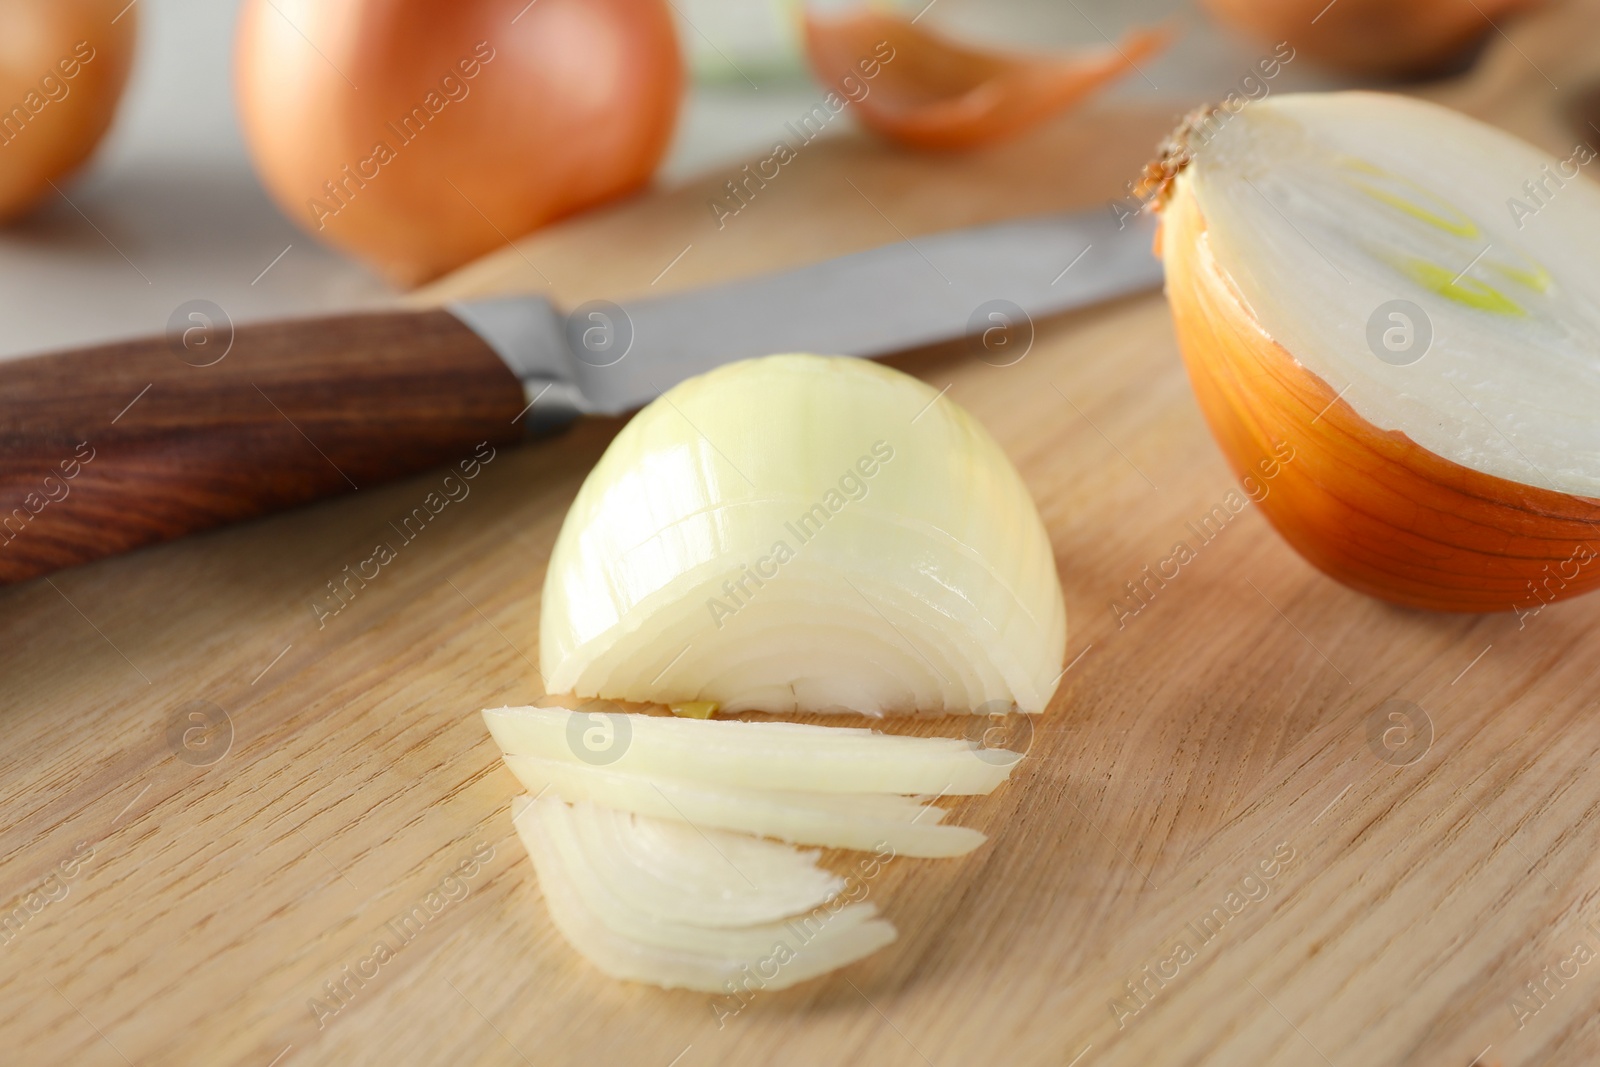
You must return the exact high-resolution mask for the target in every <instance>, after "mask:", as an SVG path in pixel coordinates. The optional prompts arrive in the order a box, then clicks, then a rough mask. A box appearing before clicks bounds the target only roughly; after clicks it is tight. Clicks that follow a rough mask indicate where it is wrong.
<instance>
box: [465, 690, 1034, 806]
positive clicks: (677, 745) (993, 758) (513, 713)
mask: <svg viewBox="0 0 1600 1067" xmlns="http://www.w3.org/2000/svg"><path fill="white" fill-rule="evenodd" d="M602 714H604V713H588V712H583V711H570V710H568V709H566V708H562V707H556V706H542V707H523V708H493V709H489V710H486V711H485V712H484V713H483V718H484V721H485V722H487V723H488V724H489V732H490V734H492V735H493V736H494V739H495V742H496V743H497V744H498V745H499V746H500V749H501V751H502V752H505V753H506V754H508V755H519V756H539V757H542V758H544V759H553V760H567V761H573V760H577V759H580V750H581V749H582V748H583V734H584V731H585V729H586V727H587V724H588V722H589V721H590V720H598V721H599V722H601V723H603V724H604V725H605V726H607V727H611V728H612V730H613V731H614V730H615V728H616V727H615V725H614V723H612V722H608V721H606V720H605V719H602V718H601V717H600V716H601V715H602ZM612 714H621V713H612ZM626 730H627V737H626V738H625V739H621V740H618V739H617V737H616V736H615V734H614V732H613V734H612V735H611V740H612V741H613V742H615V744H614V748H613V750H612V751H610V752H608V753H606V756H607V762H606V764H605V766H606V767H608V768H609V769H611V770H613V771H619V772H622V773H627V774H644V775H666V776H669V777H676V778H686V779H689V780H692V781H695V782H698V783H700V784H702V785H725V786H737V787H741V788H746V789H785V790H800V791H805V792H819V793H904V794H917V793H923V794H930V795H939V796H970V795H974V794H980V793H989V792H992V791H993V790H994V788H995V787H996V786H998V785H999V784H1000V783H1001V782H1003V781H1005V780H1006V778H1008V777H1009V776H1010V774H1011V771H1012V769H1013V768H1014V767H1015V766H1016V764H1017V762H1018V761H1020V760H1021V758H1022V753H1020V752H1009V751H1006V750H1004V749H978V748H976V747H975V746H974V745H973V744H972V743H971V742H969V741H966V740H963V739H961V738H954V737H897V736H894V735H891V734H881V733H877V732H875V731H872V730H866V729H857V728H851V727H842V726H814V725H808V724H804V723H790V722H740V721H738V720H736V719H680V718H665V717H659V716H651V715H642V714H631V715H628V717H627V722H626ZM584 754H587V751H586V750H584Z"/></svg>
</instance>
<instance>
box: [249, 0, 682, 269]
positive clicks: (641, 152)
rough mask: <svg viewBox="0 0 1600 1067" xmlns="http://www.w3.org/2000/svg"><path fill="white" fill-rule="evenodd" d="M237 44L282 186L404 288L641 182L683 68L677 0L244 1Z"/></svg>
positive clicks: (323, 228)
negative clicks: (672, 2)
mask: <svg viewBox="0 0 1600 1067" xmlns="http://www.w3.org/2000/svg"><path fill="white" fill-rule="evenodd" d="M237 47H238V56H237V60H238V69H237V79H238V94H239V108H240V113H241V118H242V120H243V124H244V130H245V138H246V141H247V142H248V144H249V147H250V151H251V154H252V156H253V157H254V160H255V163H256V168H257V170H258V172H259V173H260V176H261V179H262V181H263V182H264V183H265V185H266V187H267V190H268V192H269V193H271V195H272V197H273V198H274V199H275V200H276V201H277V203H278V204H279V206H280V207H281V208H282V209H283V210H284V212H285V213H287V214H288V216H289V217H290V218H292V219H294V220H295V221H296V222H297V223H299V224H300V225H302V226H304V227H305V228H306V229H307V230H308V231H309V232H311V233H312V234H313V235H315V236H316V237H317V238H319V239H320V240H322V241H325V242H327V243H328V244H330V245H333V246H335V247H337V248H341V249H344V250H346V251H348V252H351V253H353V254H355V255H357V256H359V257H360V258H362V259H364V260H367V261H368V262H370V263H372V264H373V265H374V266H376V267H377V268H378V269H379V270H381V271H382V272H383V273H385V274H386V275H388V276H389V277H390V278H392V279H393V280H395V281H397V282H401V283H415V282H419V281H423V280H426V279H428V278H431V277H434V276H436V275H438V274H441V273H443V272H444V271H447V270H449V269H451V268H452V267H456V266H459V265H460V264H462V263H465V262H466V261H467V260H470V259H472V258H474V257H476V256H479V255H482V254H483V253H485V252H487V251H489V250H491V249H493V248H495V247H497V246H499V245H503V244H505V243H506V242H507V241H508V240H510V239H512V238H515V237H519V236H521V235H523V234H525V233H527V232H529V231H530V230H533V229H535V228H536V227H539V226H542V225H544V224H545V223H548V222H550V221H551V220H553V219H556V218H560V217H561V216H563V215H568V214H571V213H573V212H576V211H580V210H582V209H584V208H587V207H590V206H592V205H595V204H598V203H601V202H603V201H606V200H609V199H612V198H614V197H617V196H621V195H623V194H625V193H628V192H630V191H632V190H635V189H637V188H639V187H640V186H641V185H643V184H644V183H645V182H647V181H648V180H649V178H650V175H651V173H652V172H653V171H654V170H655V167H656V164H657V163H658V162H659V161H660V159H661V156H662V153H663V152H664V151H665V150H666V147H667V143H668V140H669V138H670V136H671V133H672V128H673V124H674V121H675V119H676V116H677V112H678V103H679V96H680V94H681V89H682V81H683V74H682V61H681V58H680V56H679V53H678V45H677V38H676V35H675V30H674V28H673V24H672V20H671V17H670V11H669V8H668V6H667V4H666V3H665V2H664V0H537V2H536V3H529V2H528V0H460V2H441V0H348V2H342V3H329V2H327V0H246V3H245V5H244V9H243V11H242V13H241V15H240V21H239V31H238V46H237Z"/></svg>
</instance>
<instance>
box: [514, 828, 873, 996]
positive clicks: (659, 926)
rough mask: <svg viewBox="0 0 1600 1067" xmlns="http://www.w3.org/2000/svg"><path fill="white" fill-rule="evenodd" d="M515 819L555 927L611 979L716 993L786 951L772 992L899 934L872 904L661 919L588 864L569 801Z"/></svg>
mask: <svg viewBox="0 0 1600 1067" xmlns="http://www.w3.org/2000/svg"><path fill="white" fill-rule="evenodd" d="M514 817H515V821H516V826H517V832H518V835H519V836H520V837H521V838H522V841H523V844H524V845H525V846H526V847H527V849H528V854H529V856H530V857H531V858H532V860H533V864H534V868H535V870H536V871H537V873H538V877H539V887H540V889H541V890H542V891H543V893H544V898H545V903H546V905H547V907H548V908H549V911H550V916H551V918H552V919H553V920H554V922H555V924H556V926H557V928H558V929H559V930H560V931H561V933H562V935H563V936H564V937H565V938H566V939H567V941H568V942H569V943H571V944H572V945H573V947H575V948H576V949H578V951H579V952H580V953H581V954H582V955H584V956H585V957H586V958H588V959H589V960H590V961H591V962H592V963H594V964H595V965H596V966H597V967H599V968H600V969H601V970H602V971H604V972H606V973H607V974H609V975H611V976H612V977H615V978H624V979H632V980H635V981H641V982H649V983H651V984H653V985H659V986H664V987H667V988H684V989H692V990H698V991H701V992H707V993H722V992H726V990H727V984H728V983H729V982H730V981H734V980H736V979H738V978H739V977H740V975H741V973H743V972H745V971H746V969H747V968H751V967H754V966H757V965H759V964H761V963H763V962H765V961H771V960H772V958H773V955H774V948H775V946H776V945H778V944H780V943H783V944H785V945H786V946H788V945H792V946H793V951H791V952H789V953H787V954H786V955H785V956H784V957H783V959H782V963H781V966H778V967H777V968H776V970H775V973H774V975H773V977H771V978H770V979H765V978H764V981H763V983H762V988H763V989H768V990H777V989H783V988H786V987H788V986H791V985H794V984H796V983H798V982H802V981H805V980H806V979H808V978H813V977H815V976H817V975H820V974H825V973H827V972H828V971H832V970H836V969H837V968H839V967H843V966H845V965H846V964H849V963H852V962H854V961H855V960H858V959H861V958H862V957H864V956H867V955H870V954H871V953H873V952H876V951H877V950H878V949H880V948H882V947H883V946H884V945H887V944H889V943H890V942H891V941H893V940H894V939H895V936H896V935H895V929H894V927H893V926H892V925H890V924H889V923H887V922H885V921H883V920H882V919H878V918H875V914H876V909H875V908H873V907H872V905H870V904H849V905H845V906H843V907H840V908H839V909H838V910H836V911H832V912H831V914H826V915H818V914H816V913H815V912H814V913H813V914H812V915H810V916H807V917H805V918H802V919H796V920H792V921H790V922H787V923H776V922H772V923H762V924H756V925H750V926H746V927H742V928H707V927H701V926H695V925H692V924H689V923H682V922H674V921H669V920H664V919H662V918H660V917H657V916H652V915H649V914H646V913H644V912H640V911H638V910H636V909H634V908H633V907H632V906H631V905H630V904H629V903H628V902H627V901H626V900H625V899H623V898H621V897H619V896H617V895H616V894H615V893H614V892H613V891H612V888H611V886H610V885H609V884H608V883H607V881H606V880H605V879H604V878H603V877H601V876H600V874H599V873H598V872H596V871H594V870H593V869H592V868H591V867H589V866H588V863H587V859H586V857H585V855H584V853H583V851H582V849H581V832H580V831H578V830H577V829H576V828H575V826H574V825H573V822H572V809H570V808H568V806H567V805H566V804H564V803H562V802H561V801H560V800H558V799H556V798H554V797H545V798H541V799H539V800H535V801H531V802H523V803H520V804H519V805H518V806H517V810H516V812H515V816H514ZM801 934H804V937H802V936H801Z"/></svg>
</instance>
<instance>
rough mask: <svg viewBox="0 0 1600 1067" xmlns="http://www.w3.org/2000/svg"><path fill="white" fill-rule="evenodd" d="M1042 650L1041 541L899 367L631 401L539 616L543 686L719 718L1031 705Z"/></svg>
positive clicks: (775, 371)
mask: <svg viewBox="0 0 1600 1067" xmlns="http://www.w3.org/2000/svg"><path fill="white" fill-rule="evenodd" d="M1065 643H1066V610H1065V606H1064V604H1063V601H1062V596H1061V587H1060V584H1059V582H1058V580H1057V578H1056V569H1055V560H1054V556H1053V554H1052V551H1051V547H1050V541H1049V538H1048V536H1047V535H1046V533H1045V530H1044V526H1043V523H1042V522H1041V521H1040V519H1039V514H1038V511H1037V510H1036V509H1035V507H1034V504H1033V501H1032V499H1031V497H1030V496H1029V495H1028V491H1027V488H1026V487H1025V486H1024V485H1023V483H1022V479H1021V478H1020V477H1019V476H1018V474H1017V472H1016V470H1015V468H1013V467H1012V465H1011V463H1010V461H1009V460H1007V459H1006V457H1005V454H1004V453H1003V452H1002V451H1001V450H1000V447H999V446H998V445H997V444H995V442H994V440H993V439H992V438H991V437H990V436H989V435H988V433H987V432H985V431H984V429H983V428H982V427H981V426H980V425H978V423H977V422H976V421H975V420H974V419H973V418H972V417H971V416H969V415H968V414H967V413H966V412H964V411H962V410H961V409H960V408H959V407H957V406H956V405H955V404H954V403H953V402H951V401H950V400H949V398H948V397H941V396H940V395H939V392H938V391H937V390H935V389H933V388H931V387H929V386H928V385H926V384H924V383H922V382H920V381H917V380H916V379H914V378H911V377H909V376H908V375H905V374H902V373H900V372H898V371H895V370H891V369H889V368H887V367H883V366H881V365H878V364H875V363H871V362H868V361H865V360H855V359H845V358H837V357H834V358H828V357H820V356H804V355H790V356H770V357H767V358H764V359H757V360H747V361H744V362H741V363H735V364H730V365H728V366H725V367H721V368H719V369H717V370H715V371H712V372H710V373H709V374H705V375H702V376H700V377H698V378H693V379H690V380H688V381H686V382H683V383H681V384H680V385H678V386H676V387H675V388H673V389H672V390H670V391H669V392H667V393H666V394H665V395H664V396H662V397H661V398H660V399H658V400H656V401H655V402H654V403H652V404H651V405H650V406H649V407H647V408H645V409H644V410H643V411H641V412H640V413H639V414H638V415H636V416H635V417H634V418H633V420H632V421H631V422H629V423H628V425H627V426H625V427H624V428H623V430H622V432H621V433H619V434H618V435H617V437H616V439H615V440H614V441H613V442H612V444H611V446H610V447H609V448H608V449H607V450H606V453H605V455H604V456H602V457H601V459H600V462H599V463H598V464H597V465H596V466H595V468H594V470H593V471H592V472H591V473H590V475H589V477H588V480H587V481H585V482H584V485H583V488H582V490H581V491H580V492H579V493H578V497H577V499H576V500H575V501H574V502H573V505H572V508H571V510H570V511H569V512H568V514H567V518H566V522H565V524H564V525H563V526H562V529H561V534H560V536H559V537H558V539H557V541H556V545H555V549H554V551H553V552H552V555H551V559H550V565H549V570H548V572H547V574H546V576H545V584H544V594H543V602H542V615H541V619H540V660H541V669H542V673H543V675H544V679H545V684H546V687H547V688H548V689H549V690H550V691H551V692H556V693H565V692H572V693H576V694H577V695H579V696H601V697H606V698H609V699H615V700H629V701H640V702H659V703H679V702H686V701H712V702H715V703H717V704H719V705H721V707H722V709H723V710H724V711H725V712H738V711H765V712H796V711H833V712H838V711H844V712H861V713H864V714H869V715H882V714H889V713H912V712H925V713H947V712H966V711H977V710H981V711H984V712H986V713H998V712H1003V711H1009V710H1011V709H1012V708H1013V707H1015V708H1018V709H1020V710H1022V711H1026V712H1038V711H1042V710H1044V707H1045V704H1046V703H1047V702H1048V701H1049V698H1050V695H1051V693H1052V692H1053V691H1054V689H1055V686H1056V683H1057V682H1058V681H1059V679H1060V673H1061V662H1062V654H1063V652H1064V649H1065Z"/></svg>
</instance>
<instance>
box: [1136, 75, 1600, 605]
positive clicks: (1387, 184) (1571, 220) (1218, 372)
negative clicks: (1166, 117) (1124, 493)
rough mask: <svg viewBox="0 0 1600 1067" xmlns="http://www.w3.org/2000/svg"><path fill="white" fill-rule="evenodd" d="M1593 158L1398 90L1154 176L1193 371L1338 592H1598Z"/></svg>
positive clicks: (1274, 113) (1250, 112) (1183, 150)
mask: <svg viewBox="0 0 1600 1067" xmlns="http://www.w3.org/2000/svg"><path fill="white" fill-rule="evenodd" d="M1579 155H1580V156H1581V153H1579ZM1575 158H1576V157H1575ZM1588 158H1591V159H1592V158H1593V153H1592V152H1591V153H1589V157H1588ZM1580 163H1581V160H1580ZM1577 165H1579V164H1578V163H1574V162H1573V161H1572V160H1568V161H1565V165H1563V162H1562V161H1557V160H1553V159H1551V158H1550V157H1548V156H1546V155H1545V154H1543V153H1541V152H1539V151H1537V150H1536V149H1534V148H1532V147H1531V146H1529V145H1527V144H1524V143H1522V142H1521V141H1518V140H1516V139H1515V138H1513V137H1511V136H1509V135H1507V134H1505V133H1503V132H1501V131H1498V130H1495V129H1493V128H1491V127H1488V126H1485V125H1483V124H1481V123H1478V122H1476V121H1474V120H1472V119H1469V118H1466V117H1465V116H1462V115H1460V114H1457V113H1455V112H1452V111H1449V110H1447V109H1444V108H1441V107H1437V106H1435V105H1431V104H1427V103H1423V102H1420V101H1416V100H1412V99H1409V98H1404V97H1396V96H1388V95H1384V94H1378V93H1335V94H1319V95H1291V96H1281V97H1273V98H1270V99H1267V100H1264V101H1261V102H1259V103H1255V104H1249V105H1246V106H1245V107H1244V108H1243V109H1242V110H1241V111H1239V112H1238V113H1236V114H1234V113H1228V112H1216V113H1212V114H1210V115H1204V114H1202V115H1198V116H1192V117H1191V120H1190V121H1189V122H1188V123H1187V124H1186V125H1185V127H1184V128H1182V129H1180V130H1179V132H1178V133H1177V134H1176V135H1175V136H1174V138H1173V141H1172V143H1171V144H1170V145H1169V147H1168V151H1167V154H1166V158H1165V159H1164V160H1163V161H1162V163H1161V164H1159V166H1158V167H1157V169H1156V172H1155V173H1154V175H1153V177H1154V178H1155V179H1156V180H1157V181H1158V182H1160V183H1161V184H1162V186H1163V191H1162V193H1161V198H1160V199H1161V202H1162V208H1161V214H1162V231H1161V235H1160V238H1159V248H1160V250H1161V253H1162V257H1163V260H1164V261H1165V265H1166V272H1167V295H1168V299H1169V302H1170V303H1171V306H1172V313H1173V320H1174V323H1175V325H1176V327H1177V334H1178V339H1179V343H1180V347H1181V349H1182V351H1183V356H1184V360H1185V362H1186V363H1187V365H1188V368H1189V374H1190V378H1191V380H1192V381H1193V383H1194V387H1195V391H1196V394H1197V395H1198V397H1199V401H1200V405H1201V408H1202V409H1203V410H1204V412H1205V414H1206V417H1207V419H1208V421H1209V422H1210V424H1211V427H1212V430H1213V432H1214V433H1215V434H1216V436H1217V439H1218V441H1219V443H1220V444H1221V445H1222V449H1223V451H1224V453H1226V455H1227V456H1228V458H1229V460H1230V461H1231V463H1232V465H1233V467H1234V469H1235V471H1236V472H1238V473H1239V474H1240V475H1241V476H1246V477H1253V478H1254V479H1255V480H1256V481H1257V482H1258V483H1259V484H1260V485H1262V486H1263V487H1264V488H1265V491H1266V492H1265V495H1264V496H1263V497H1262V498H1261V500H1260V503H1261V507H1262V510H1263V511H1264V512H1265V514H1266V516H1267V518H1268V519H1269V520H1271V522H1272V523H1273V525H1274V526H1275V527H1277V529H1278V530H1279V531H1280V532H1281V533H1282V534H1283V535H1284V537H1285V538H1287V539H1288V540H1289V542H1290V543H1291V544H1293V545H1294V546H1295V548H1297V549H1298V550H1299V551H1300V552H1301V553H1302V554H1303V555H1305V556H1306V558H1307V559H1309V560H1310V561H1311V562H1312V563H1314V564H1316V565H1317V566H1318V567H1320V568H1321V569H1323V570H1324V571H1326V572H1327V573H1328V574H1330V575H1332V576H1333V577H1335V578H1337V579H1339V580H1340V581H1342V582H1345V583H1346V584H1348V585H1350V586H1352V587H1354V588H1356V589H1359V590H1361V591H1363V592H1366V593H1370V594H1372V595H1374V596H1378V597H1382V598H1384V599H1386V600H1391V601H1394V602H1396V603H1400V604H1406V605H1412V606H1417V607H1425V608H1435V609H1443V610H1454V611H1505V610H1512V609H1516V610H1519V611H1521V610H1523V609H1524V608H1527V607H1530V606H1533V605H1538V604H1542V603H1544V602H1547V601H1550V600H1554V599H1558V598H1560V597H1564V596H1570V595H1573V594H1575V593H1579V592H1583V591H1586V590H1588V589H1591V588H1593V587H1594V586H1595V585H1596V584H1597V583H1600V566H1596V565H1595V560H1596V557H1597V555H1600V548H1597V546H1600V538H1597V537H1596V535H1597V534H1600V501H1597V500H1596V499H1595V498H1596V497H1600V416H1597V412H1600V189H1596V188H1595V187H1594V186H1593V185H1592V184H1591V183H1590V180H1589V179H1587V178H1585V177H1582V176H1579V175H1577V174H1576V166H1577ZM1552 172H1554V173H1556V174H1557V175H1558V176H1559V175H1562V174H1565V175H1568V176H1567V177H1565V178H1564V179H1558V183H1557V182H1553V181H1550V180H1549V179H1548V177H1547V176H1548V175H1550V174H1551V173H1552ZM1525 183H1543V189H1544V193H1543V195H1533V194H1530V188H1533V187H1534V186H1532V185H1530V184H1525ZM1513 201H1517V202H1520V203H1521V205H1522V209H1520V210H1519V209H1518V208H1517V207H1516V206H1514V204H1513ZM1394 301H1407V302H1409V303H1410V305H1411V306H1412V308H1415V309H1420V314H1418V312H1417V311H1415V310H1411V309H1408V308H1407V307H1404V306H1401V305H1396V304H1394V303H1393V302H1394ZM1396 314H1398V315H1399V316H1400V317H1399V318H1395V317H1393V316H1395V315H1396ZM1407 331H1411V332H1407ZM1421 331H1426V333H1427V335H1429V336H1430V337H1431V342H1430V343H1428V344H1426V345H1423V344H1422V342H1421V341H1420V340H1419V338H1420V336H1421ZM1410 345H1418V346H1419V348H1418V349H1417V350H1415V351H1413V350H1411V349H1410V348H1409V347H1408V346H1410ZM1419 353H1420V354H1419ZM1286 456H1287V457H1288V458H1285V457H1286ZM1269 467H1270V471H1269Z"/></svg>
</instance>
